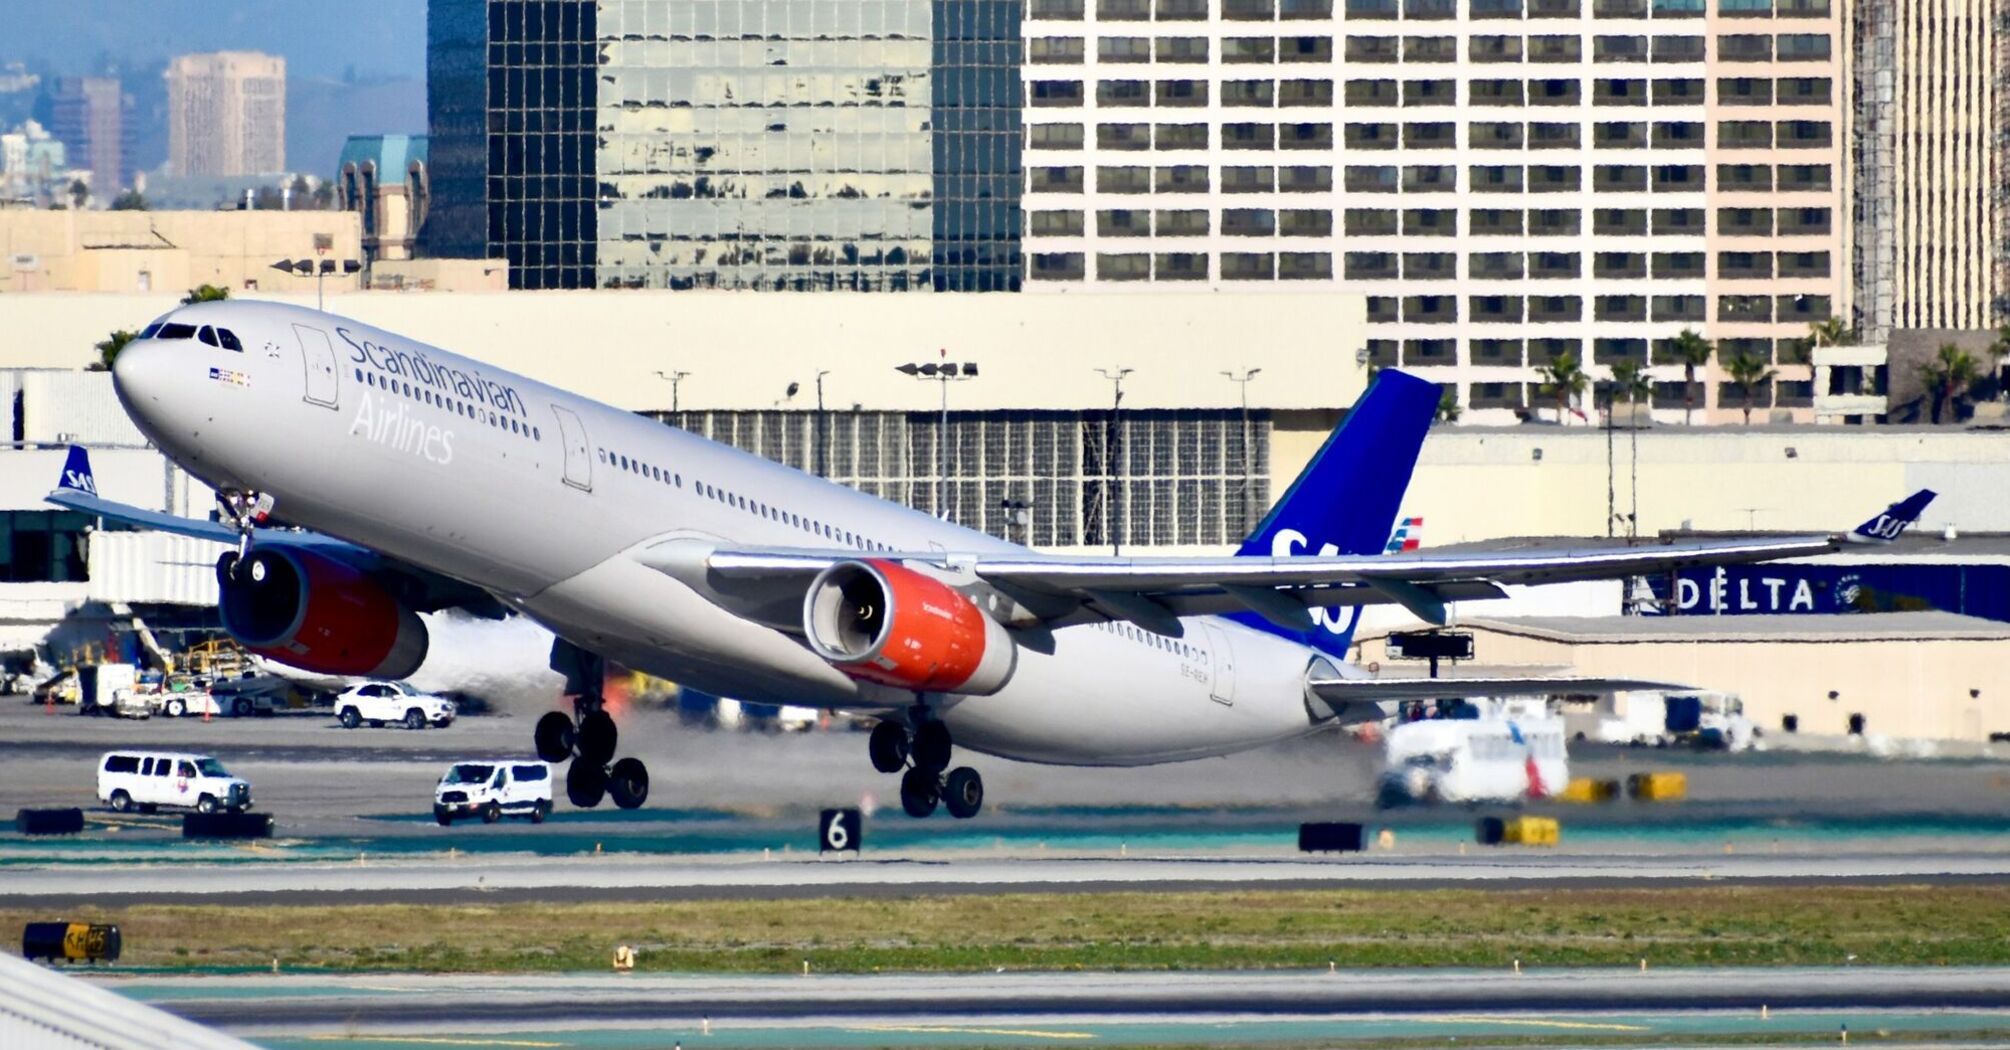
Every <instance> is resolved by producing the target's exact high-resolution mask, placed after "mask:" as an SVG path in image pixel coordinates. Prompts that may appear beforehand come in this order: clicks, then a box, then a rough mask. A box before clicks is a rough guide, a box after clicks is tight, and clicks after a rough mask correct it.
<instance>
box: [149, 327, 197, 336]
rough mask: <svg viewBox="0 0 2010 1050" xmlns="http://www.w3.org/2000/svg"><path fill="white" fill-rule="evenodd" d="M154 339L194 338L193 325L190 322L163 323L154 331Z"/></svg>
mask: <svg viewBox="0 0 2010 1050" xmlns="http://www.w3.org/2000/svg"><path fill="white" fill-rule="evenodd" d="M154 338H155V339H194V338H195V326H194V325H192V324H164V325H162V326H161V328H160V331H158V332H155V333H154Z"/></svg>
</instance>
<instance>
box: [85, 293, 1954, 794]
mask: <svg viewBox="0 0 2010 1050" xmlns="http://www.w3.org/2000/svg"><path fill="white" fill-rule="evenodd" d="M113 378H114V382H115V384H116V387H117V390H118V395H119V398H120V399H121V401H122V402H123V403H124V405H125V408H126V410H127V412H129V413H130V414H131V415H132V417H133V420H134V422H135V423H137V424H138V426H139V428H140V430H141V431H143V432H144V433H145V434H146V436H147V437H148V438H149V439H150V440H151V441H153V443H154V444H155V445H157V446H158V447H159V448H160V449H161V451H162V452H163V453H165V454H166V455H167V456H168V457H169V458H170V459H172V460H173V461H174V462H176V463H177V464H179V465H180V466H181V467H183V468H184V469H185V470H187V471H188V472H189V473H190V474H192V475H194V476H195V477H197V478H199V479H201V480H202V481H204V482H206V483H208V484H209V485H210V486H211V487H213V488H214V489H215V490H216V491H217V493H218V501H219V504H220V506H221V508H222V509H221V513H220V515H219V517H220V520H217V521H198V520H193V519H187V518H181V517H177V516H173V515H168V514H163V513H159V512H155V511H149V510H145V509H142V508H139V507H134V506H129V505H125V504H120V503H115V502H112V501H109V500H106V499H103V498H101V497H99V496H98V494H97V492H96V487H95V485H94V483H93V481H92V479H91V473H90V466H89V461H88V458H87V457H86V456H85V453H84V450H83V449H81V448H73V449H72V450H71V455H70V460H69V463H68V465H67V466H66V468H65V471H64V477H63V481H62V484H61V487H60V488H59V489H58V490H57V491H55V492H54V493H52V494H51V495H50V499H51V501H52V502H55V503H57V504H60V505H62V506H65V507H70V508H73V509H76V510H81V511H86V512H89V513H92V514H97V515H100V516H102V517H104V518H107V519H112V520H116V521H120V522H124V523H127V524H130V525H134V526H138V527H142V528H151V529H159V530H164V531H168V532H174V533H179V534H183V535H188V536H196V537H201V538H205V539H211V540H217V541H220V542H224V543H228V544H232V545H234V547H235V549H234V550H232V551H230V552H228V553H226V554H225V555H224V556H223V557H222V559H221V560H220V562H219V563H218V565H217V577H218V582H219V584H220V585H221V598H220V606H221V608H220V612H221V618H222V622H223V625H224V627H225V628H226V629H227V630H228V631H229V633H230V634H231V635H232V636H233V637H235V638H236V639H237V640H238V641H239V642H241V643H243V644H244V645H245V646H246V647H247V648H249V649H251V650H252V651H253V652H256V653H259V654H262V655H264V656H267V657H271V658H274V659H277V660H280V661H282V662H284V663H288V664H292V665H295V666H298V667H301V668H304V669H307V670H310V671H314V672H318V673H322V674H331V675H356V676H371V677H381V678H399V677H403V676H405V675H408V674H410V673H411V672H412V671H413V670H414V669H415V668H417V667H418V666H419V663H420V661H421V660H422V659H423V658H424V657H425V654H426V648H427V634H426V628H425V625H424V623H423V622H422V621H421V620H420V619H419V617H418V615H417V614H418V613H422V612H431V611H435V610H441V609H448V608H462V609H466V610H469V611H471V612H474V613H476V614H479V615H488V616H501V615H505V614H506V613H508V612H515V613H518V614H521V615H524V616H528V617H531V618H532V619H534V620H536V621H537V622H539V623H542V624H544V625H545V626H547V627H549V628H550V629H551V630H552V631H553V632H554V634H556V636H557V638H558V641H557V642H556V643H555V645H554V649H553V652H552V665H553V667H554V668H555V669H557V670H560V671H564V672H566V673H567V676H568V689H569V691H570V692H573V693H574V694H576V697H577V699H576V701H575V710H574V715H575V716H576V718H577V721H575V719H574V717H568V716H567V715H566V714H565V713H563V712H560V711H554V712H551V713H548V714H546V715H545V716H544V717H543V719H541V720H540V721H539V722H538V724H537V729H536V735H535V744H536V749H537V753H538V755H539V756H540V757H542V758H544V759H545V760H547V761H554V762H556V761H564V760H566V759H571V760H572V765H571V767H570V769H569V770H568V772H567V776H566V790H567V794H568V795H569V797H570V798H571V800H572V801H573V803H574V804H575V805H579V806H594V805H597V804H599V803H600V802H601V800H602V799H603V798H605V797H607V796H609V795H612V797H613V799H614V801H615V803H616V804H618V805H620V806H624V807H634V806H639V805H641V804H642V803H643V801H644V800H645V799H646V798H647V796H648V793H649V776H648V771H647V769H646V768H645V767H644V766H643V764H642V763H641V762H640V761H638V760H637V759H635V758H634V757H632V756H630V757H626V758H622V759H620V760H619V761H615V753H616V750H617V740H618V737H617V731H616V727H615V723H614V721H613V719H612V718H611V717H610V716H609V715H608V713H607V712H606V710H605V709H604V706H603V704H602V701H601V696H600V688H599V685H600V680H601V668H602V667H603V664H604V661H608V660H612V661H616V662H618V663H619V664H621V665H623V666H626V667H630V668H635V669H639V670H643V671H647V672H649V673H651V674H656V675H661V676H663V677H665V678H668V679H671V680H673V681H676V682H680V683H685V684H688V685H691V686H695V687H697V688H700V689H704V690H706V691H708V692H711V693H714V694H717V695H721V696H733V697H738V698H741V699H744V700H749V701H755V702H760V703H787V704H801V705H810V706H818V707H825V708H832V709H845V710H854V711H866V712H870V713H873V714H876V715H878V716H879V717H880V718H881V719H882V721H881V722H880V724H879V725H878V727H877V728H876V729H875V730H874V732H873V733H872V734H871V737H870V746H869V751H870V757H871V760H872V762H873V764H874V765H875V766H876V767H877V768H878V769H880V770H881V771H883V772H887V773H901V774H902V780H901V801H902V803H903V805H904V807H905V808H906V809H907V811H908V812H910V813H912V814H914V815H916V816H926V815H928V814H929V813H932V812H933V811H934V810H935V808H936V807H937V805H938V804H943V805H946V806H947V808H948V809H949V811H950V812H951V813H953V814H955V815H956V816H959V817H968V816H972V815H974V814H975V813H976V812H977V811H978V809H979V808H980V807H981V805H982V803H983V794H984V787H983V780H982V778H981V777H980V776H979V775H978V774H977V772H976V771H975V770H973V769H970V768H969V767H967V766H966V767H955V768H952V767H953V765H954V764H953V762H952V748H955V747H960V748H965V749H968V750H970V751H975V752H981V753H985V754H992V755H1000V756H1007V757H1010V758H1015V759H1022V760H1027V761H1033V762H1046V763H1057V764H1069V765H1108V766H1126V765H1143V764H1149V763H1155V762H1171V761H1178V760H1182V759H1192V758H1200V757H1205V756H1210V755H1221V754H1226V753H1230V752H1234V751H1239V750H1243V749H1247V748H1253V747H1259V746H1262V745H1264V744H1268V743H1271V742H1274V741H1279V740H1283V739H1286V738H1290V737H1295V736H1299V735H1301V734H1304V733H1307V732H1310V731H1313V730H1316V729H1318V728H1320V727H1322V726H1326V725H1330V724H1332V723H1335V722H1341V723H1348V722H1358V721H1363V720H1371V719H1380V718H1382V717H1384V715H1385V714H1386V712H1385V710H1384V708H1383V706H1382V704H1383V703H1384V702H1394V701H1400V700H1403V699H1408V698H1419V697H1436V696H1439V695H1442V694H1443V693H1444V692H1445V690H1446V686H1447V683H1446V682H1445V681H1442V680H1439V681H1434V680H1431V679H1405V680H1391V679H1388V678H1381V679H1371V678H1370V677H1369V676H1368V675H1367V674H1366V672H1364V671H1362V670H1360V669H1358V668H1355V667H1353V666H1351V665H1349V664H1348V662H1347V658H1346V657H1347V649H1348V644H1349V641H1350V639H1351V637H1352V635H1353V632H1354V627H1355V625H1356V624H1357V623H1358V622H1359V619H1360V615H1361V607H1362V606H1364V605H1370V604H1378V603H1395V604H1398V605H1401V606H1403V607H1404V608H1407V609H1409V610H1410V611H1412V612H1413V613H1415V614H1416V615H1417V616H1418V617H1420V618H1422V619H1424V620H1426V621H1430V622H1433V623H1443V622H1444V621H1445V618H1446V615H1445V603H1447V602H1450V601H1454V600H1460V599H1478V598H1494V597H1500V596H1502V595H1503V593H1504V592H1503V591H1502V587H1503V586H1504V585H1508V584H1530V583H1550V582H1558V581H1565V580H1585V579H1599V578H1613V577H1628V576H1636V575H1641V574H1646V573H1658V572H1668V571H1671V570H1674V569H1677V568H1681V567H1684V566H1690V565H1698V564H1705V563H1724V562H1749V561H1759V560H1765V559H1772V558H1783V557H1793V556H1800V555H1811V554H1819V553H1822V552H1825V551H1828V550H1830V549H1832V548H1833V547H1834V545H1835V542H1836V541H1835V539H1834V538H1833V537H1830V536H1825V535H1810V536H1793V537H1785V538H1763V539H1728V540H1712V541H1702V542H1685V543H1672V544H1671V543H1664V544H1658V545H1652V546H1640V547H1632V548H1617V549H1615V548H1609V547H1608V548H1600V549H1581V550H1577V549H1566V550H1551V551H1544V552H1540V553H1504V554H1469V553H1466V554H1455V553H1430V552H1419V553H1398V554H1393V555H1385V554H1384V553H1383V549H1384V545H1385V542H1386V541H1387V539H1388V537H1389V536H1390V532H1391V528H1390V527H1391V525H1392V523H1394V522H1395V521H1396V517H1397V513H1398V505H1399V503H1400V502H1401V499H1402V496H1403V491H1404V489H1405V487H1406V486H1407V485H1408V484H1409V480H1410V474H1411V470H1412V468H1413V467H1414V465H1415V463H1416V459H1417V454H1418V450H1419V449H1420V447H1421V446H1422V443H1423V440H1424V435H1425V433H1426V432H1427V431H1428V430H1429V428H1430V425H1431V422H1432V418H1433V416H1434V413H1435V410H1436V408H1437V404H1438V388H1437V387H1436V386H1435V385H1433V384H1431V383H1429V382H1426V381H1424V380H1422V379H1418V378H1416V377H1414V376H1410V375H1406V374H1404V373H1402V372H1397V371H1393V370H1391V371H1384V372H1382V373H1381V374H1380V375H1379V376H1378V377H1377V378H1376V380H1375V382H1374V383H1373V385H1372V386H1371V387H1370V388H1369V390H1368V391H1367V393H1365V394H1364V395H1362V397H1361V399H1360V400H1359V401H1358V402H1357V403H1356V404H1355V405H1354V408H1353V410H1352V411H1350V412H1349V413H1348V414H1347V416H1346V419H1345V421H1344V422H1342V423H1341V424H1340V426H1339V427H1338V428H1337V429H1336V430H1335V431H1334V432H1333V434H1332V436H1331V437H1330V438H1328V439H1327V441H1326V444H1325V446H1324V447H1323V448H1322V449H1321V450H1320V452H1319V453H1318V455H1317V456H1315V457H1314V458H1313V459H1312V461H1311V462H1310V464H1308V465H1307V466H1306V467H1305V470H1304V472H1303V473H1302V474H1301V475H1300V476H1299V477H1298V479H1297V480H1296V481H1295V482H1294V483H1293V484H1292V485H1291V487H1290V489H1289V490H1288V491H1287V492H1286V493H1285V494H1284V497H1283V498H1282V499H1280V500H1279V501H1278V502H1277V504H1276V506H1275V507H1273V508H1272V509H1271V511H1270V513H1269V515H1268V516H1267V517H1266V518H1264V520H1263V522H1262V524H1261V525H1260V526H1258V527H1257V529H1256V531H1255V532H1254V533H1252V534H1251V535H1250V536H1249V538H1248V539H1247V540H1245V541H1244V542H1243V543H1242V546H1241V549H1240V550H1238V551H1237V552H1236V553H1235V555H1234V556H1221V557H1179V558H1150V557H1123V558H1119V557H1097V556H1057V555H1049V554H1041V553H1037V552H1034V551H1031V550H1028V549H1026V548H1023V547H1020V546H1018V545H1016V544H1012V543H1008V542H1005V541H1003V540H999V539H995V538H993V537H991V536H988V535H985V534H982V533H979V532H975V531H972V530H970V529H966V528H962V527H960V526H957V525H955V524H953V523H951V522H948V521H943V520H938V519H936V518H933V517H930V516H929V515H926V514H923V513H920V512H917V511H914V510H910V509H908V508H906V507H902V506H898V505H896V504H893V503H889V502H886V501H884V500H880V499H876V498H874V497H871V496H868V495H865V494H864V493H861V492H858V491H856V490H853V489H850V488H846V487H844V486H841V485H836V484H832V483H830V482H826V481H823V480H821V479H818V478H814V477H811V476H809V475H807V474H804V473H802V472H800V471H797V470H794V469H791V468H789V467H786V466H783V465H780V464H777V463H773V462H770V461H768V460H765V459H762V458H760V457H757V456H753V455H750V454H747V453H744V452H741V451H739V450H736V449H733V448H730V447H727V446H723V445H719V444H716V443H714V442H711V441H708V440H705V439H704V438H701V437H698V436H696V435H693V434H690V433H687V432H684V431H682V430H678V429H676V428H673V427H669V426H664V425H662V424H660V423H657V422H655V421H653V420H649V419H646V418H643V417H641V416H638V415H635V414H634V413H631V412H627V411H624V410H621V409H618V408H614V407H612V406H609V405H604V404H600V403H598V402H595V401H592V400H589V399H587V398H584V397H580V396H577V395H575V394H570V393H567V392H566V391H563V390H560V389H557V388H555V387H551V386H546V385H544V384H542V383H538V382H536V381H534V380H531V379H528V378H525V377H523V376H519V375H514V374H511V373H509V372H505V371H502V370H500V369H497V368H493V367H491V366H488V365H485V364H482V363H481V362H479V361H475V360H472V359H470V358H467V357H462V356H460V355H458V354H454V353H451V352H449V351H446V350H442V349H439V348H437V347H432V346H427V345H424V344H421V343H417V342H414V341H412V340H409V339H405V338H402V337H400V336H398V335H395V334H393V333H390V332H386V331H382V330H380V329H377V328H373V327H371V326H369V325H365V324H361V323H358V322H355V321H350V320H345V319H343V318H340V317H336V316H333V315H329V314H325V313H320V312H317V311H313V310H307V309H304V308H298V307H292V306H286V305H281V304H274V303H260V302H217V303H203V304H197V305H192V306H186V307H182V308H180V309H177V310H175V311H173V312H171V313H169V314H168V315H167V316H165V317H162V318H161V319H160V320H159V321H156V322H154V323H153V324H151V325H148V326H147V327H146V329H145V330H144V331H143V332H142V333H141V334H140V336H139V338H137V339H135V340H134V341H133V342H132V343H130V344H129V345H127V346H126V348H125V349H124V351H123V352H122V353H121V354H120V355H119V357H118V359H117V362H116V364H115V366H114V368H113ZM1909 509H1912V516H1914V517H1916V516H1917V510H1916V509H1915V508H1909ZM1896 510H1897V508H1896V507H1894V508H1893V511H1894V512H1896ZM1873 520H1874V521H1876V520H1877V519H1873ZM1884 531H1886V532H1891V533H1892V535H1894V536H1895V535H1896V533H1895V531H1893V530H1892V528H1891V527H1890V526H1889V525H1888V524H1887V525H1886V526H1884ZM1870 538H1875V539H1888V538H1890V537H1887V536H1874V537H1870ZM1654 685H1655V683H1649V682H1634V681H1627V680H1619V679H1570V678H1547V679H1541V678H1484V679H1460V680H1459V681H1458V684H1457V688H1458V689H1460V690H1464V691H1466V692H1468V693H1470V694H1488V693H1502V692H1513V691H1516V690H1519V691H1522V692H1528V691H1531V690H1538V691H1555V692H1579V693H1583V692H1598V691H1606V690H1613V689H1626V688H1646V687H1652V686H1654Z"/></svg>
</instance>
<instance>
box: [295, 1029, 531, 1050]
mask: <svg viewBox="0 0 2010 1050" xmlns="http://www.w3.org/2000/svg"><path fill="white" fill-rule="evenodd" d="M308 1038H310V1040H314V1042H390V1044H424V1046H533V1048H537V1050H549V1048H553V1046H571V1044H569V1042H537V1040H476V1038H462V1040H456V1038H446V1036H344V1034H336V1032H328V1034H322V1036H308Z"/></svg>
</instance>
